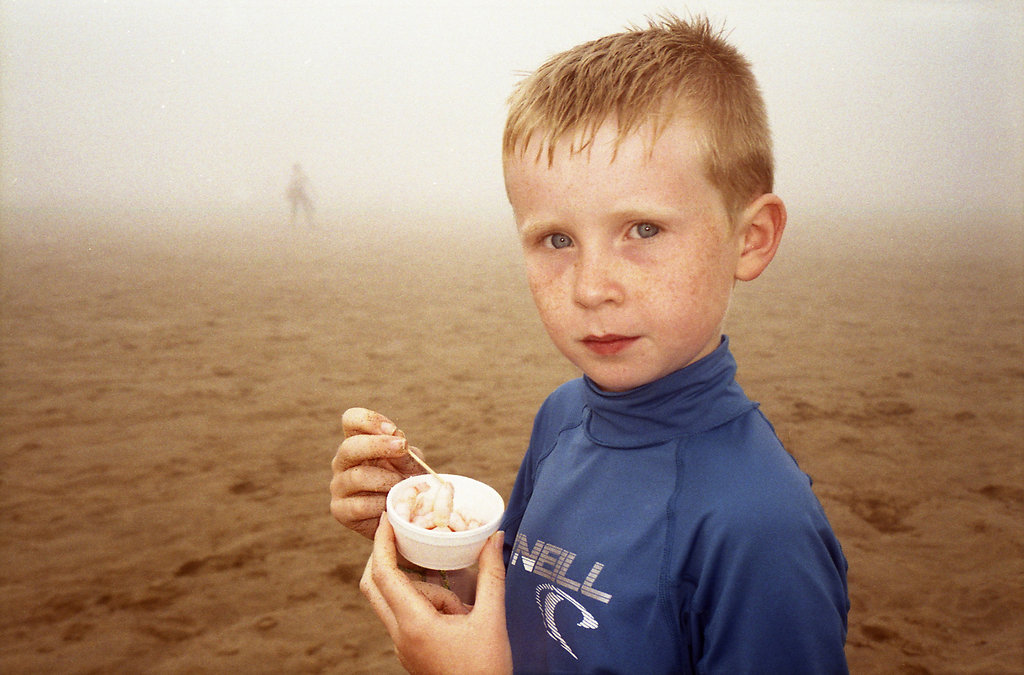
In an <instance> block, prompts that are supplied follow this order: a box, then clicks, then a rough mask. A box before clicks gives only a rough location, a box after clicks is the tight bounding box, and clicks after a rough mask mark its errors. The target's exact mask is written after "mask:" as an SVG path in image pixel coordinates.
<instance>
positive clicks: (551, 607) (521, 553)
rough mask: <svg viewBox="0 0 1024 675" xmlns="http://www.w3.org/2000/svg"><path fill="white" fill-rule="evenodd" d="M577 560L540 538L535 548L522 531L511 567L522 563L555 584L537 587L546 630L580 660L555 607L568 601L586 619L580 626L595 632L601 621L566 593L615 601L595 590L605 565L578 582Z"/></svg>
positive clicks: (594, 567) (528, 569) (517, 540)
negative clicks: (573, 568) (574, 571)
mask: <svg viewBox="0 0 1024 675" xmlns="http://www.w3.org/2000/svg"><path fill="white" fill-rule="evenodd" d="M575 559H576V554H575V553H573V552H572V551H567V550H565V549H563V548H560V547H558V546H555V545H553V544H548V543H546V542H544V541H541V540H539V539H538V540H537V542H536V543H535V544H534V545H533V546H532V547H531V546H530V543H529V542H528V541H527V540H526V535H524V534H523V533H522V532H519V533H517V534H516V541H515V544H514V545H513V547H512V556H511V557H510V558H509V567H512V566H514V565H516V564H517V563H519V562H522V565H523V569H524V570H526V571H527V572H531V573H533V574H536V575H538V576H541V577H544V578H545V579H547V580H549V581H552V582H554V583H553V584H540V585H539V586H537V593H536V599H537V607H538V608H539V609H540V611H541V614H542V615H543V617H544V627H545V628H546V629H547V633H548V635H550V636H551V637H552V638H553V639H554V640H555V641H556V642H558V644H560V645H561V646H562V649H564V650H565V651H567V652H569V654H570V655H571V656H572V657H573V658H574V659H577V660H578V657H577V656H576V654H574V653H573V651H572V649H571V648H570V647H569V644H568V643H567V642H566V641H565V638H564V637H562V634H561V633H559V631H558V626H557V625H556V624H555V607H556V606H558V604H559V603H560V602H562V601H563V600H568V601H569V602H570V603H571V604H572V605H573V606H574V607H575V608H576V609H577V610H579V612H580V615H581V617H582V618H581V619H580V621H579V623H577V624H576V625H577V626H579V627H581V628H587V629H589V630H594V629H596V628H597V619H595V618H594V615H593V614H591V613H590V612H588V611H587V610H586V608H584V607H583V605H581V604H580V603H579V602H578V601H577V600H576V599H575V598H573V597H572V596H571V595H569V594H568V593H566V590H568V591H572V592H574V593H579V594H580V595H582V596H584V597H587V598H592V599H594V600H597V601H599V602H603V603H605V604H607V603H608V602H610V601H611V599H612V595H611V593H605V592H604V591H599V590H597V589H596V588H594V582H595V581H597V576H598V575H599V574H600V573H601V570H602V569H604V564H603V563H599V562H595V563H594V564H593V565H592V566H591V568H590V572H589V573H588V574H587V576H586V577H585V578H584V579H583V581H576V580H575V579H572V578H571V577H570V576H569V568H570V566H572V563H573V560H575ZM559 586H561V588H559ZM563 589H565V590H563Z"/></svg>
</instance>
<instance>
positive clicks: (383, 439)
mask: <svg viewBox="0 0 1024 675" xmlns="http://www.w3.org/2000/svg"><path fill="white" fill-rule="evenodd" d="M346 433H347V432H346ZM406 443H407V441H406V440H405V438H404V437H401V436H392V435H389V434H376V433H374V434H370V433H363V434H358V435H351V436H348V437H346V438H345V440H344V441H343V442H342V444H341V445H340V446H339V447H338V452H336V453H335V455H334V460H333V461H332V462H331V468H332V469H333V470H334V471H335V472H336V473H337V472H339V471H345V470H347V469H349V468H351V467H353V466H355V465H357V464H362V463H364V462H369V461H375V460H379V459H392V458H394V459H397V458H399V457H402V456H403V455H405V446H406Z"/></svg>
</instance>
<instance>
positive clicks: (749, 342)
mask: <svg viewBox="0 0 1024 675" xmlns="http://www.w3.org/2000/svg"><path fill="white" fill-rule="evenodd" d="M388 218H389V216H388V214H376V215H375V216H373V217H367V215H366V214H348V215H341V216H338V217H337V218H336V219H334V220H333V221H331V224H330V225H329V226H325V227H321V228H320V229H317V230H314V231H309V230H305V229H301V230H297V231H289V230H288V229H287V227H285V226H284V224H283V223H273V222H271V219H270V218H267V217H264V218H262V219H260V218H253V219H251V220H249V219H246V218H244V217H242V216H232V215H217V216H210V215H206V214H191V215H173V214H145V213H139V214H131V215H123V214H122V215H118V214H102V215H95V214H94V215H74V214H67V213H63V214H50V215H44V214H28V213H15V212H9V211H8V212H4V213H3V220H2V229H0V274H2V276H0V284H2V286H0V291H2V296H0V522H2V523H3V527H2V530H0V561H2V565H0V672H3V673H12V674H13V673H41V672H60V673H127V672H146V673H237V672H248V673H353V674H359V673H367V674H369V673H374V674H376V673H400V672H403V671H402V669H401V668H400V667H399V665H398V663H397V661H396V660H395V658H394V655H393V652H392V650H391V645H390V640H389V639H388V637H387V635H386V633H385V632H384V630H383V628H382V627H381V626H380V625H379V623H378V622H377V620H376V617H375V616H374V615H373V614H372V612H371V611H370V610H369V608H368V606H367V605H366V603H365V602H364V600H363V598H362V596H361V594H360V593H359V591H358V588H357V582H358V578H359V576H360V574H361V572H362V569H363V565H364V563H365V560H366V557H367V555H368V553H369V548H370V543H369V541H367V540H363V539H361V538H359V537H357V536H356V535H354V534H352V533H350V532H348V531H347V530H345V529H344V528H342V527H341V526H340V525H338V524H337V523H336V522H335V521H334V520H333V519H332V518H331V516H330V514H329V512H328V502H329V494H328V483H329V480H330V460H331V458H332V456H333V454H334V451H335V448H336V447H337V445H338V443H339V442H340V440H341V413H342V412H343V411H344V410H345V409H346V408H348V407H351V406H355V405H360V406H366V407H370V408H375V409H378V410H380V411H382V412H385V413H386V414H387V415H389V416H390V417H391V418H392V419H394V420H395V421H396V422H397V423H398V424H399V425H400V426H401V427H402V429H403V430H404V431H405V432H406V433H407V434H408V436H409V438H410V440H411V441H412V443H413V444H414V445H417V446H419V447H421V448H423V449H424V451H425V452H426V453H427V457H428V459H429V460H430V462H431V464H432V465H434V466H435V467H436V468H437V469H439V470H444V471H447V472H451V473H459V474H465V475H468V476H472V477H474V478H477V479H479V480H483V481H485V482H487V483H489V484H491V485H492V486H494V487H495V488H496V489H497V490H498V491H499V492H500V493H501V494H502V495H503V496H505V497H507V496H508V493H509V490H510V488H511V484H512V480H513V478H514V474H515V470H516V468H517V466H518V464H519V460H520V458H521V456H522V453H523V451H524V449H525V447H526V443H527V439H528V435H529V430H530V425H531V422H532V418H533V415H534V413H535V412H536V409H537V407H538V406H539V405H540V403H541V402H542V401H543V399H544V397H545V396H546V395H547V394H548V393H549V392H550V391H551V390H552V389H553V388H554V387H555V386H557V385H558V384H559V383H561V382H563V381H565V380H566V379H569V378H572V377H575V376H576V375H577V373H576V372H575V371H574V370H573V368H572V367H571V366H570V365H569V364H568V363H567V362H565V361H564V360H563V359H562V357H561V356H560V355H559V354H558V353H557V352H556V351H555V350H554V348H553V347H552V346H551V344H550V343H549V341H548V339H547V337H546V336H545V335H544V333H543V330H542V328H541V326H540V324H539V321H538V320H537V318H536V316H535V311H534V308H533V305H532V301H531V300H530V298H529V296H528V293H527V290H526V285H525V281H524V280H523V278H522V270H521V266H520V262H519V257H518V250H517V244H516V242H515V239H514V236H513V232H512V229H511V227H512V226H511V224H510V223H509V222H496V223H480V222H474V221H472V220H467V221H466V222H453V221H452V220H451V219H441V218H438V219H436V220H437V222H436V223H425V224H423V225H421V226H420V227H419V228H417V230H416V231H415V232H410V231H403V230H402V229H401V226H400V223H398V222H397V219H395V217H394V216H391V218H392V220H388ZM997 225H1000V226H1002V227H1004V228H1007V227H1008V228H1009V230H1006V229H1003V230H999V229H997V227H996V226H997ZM964 229H969V230H970V232H972V233H974V234H971V235H967V236H965V235H963V234H962V233H961V232H960V231H959V226H957V227H953V226H952V225H951V224H950V223H942V224H941V227H940V228H931V227H930V226H929V224H928V223H927V222H924V219H922V222H921V223H920V224H916V223H914V222H909V221H908V222H900V223H897V224H895V225H894V224H892V223H890V224H888V225H886V224H883V223H880V222H873V221H871V220H870V219H867V218H865V219H863V222H842V223H839V222H828V221H826V220H820V221H819V220H813V221H812V220H811V219H810V218H805V219H804V220H803V221H802V222H801V221H799V220H794V221H793V222H791V224H790V228H789V230H788V231H787V234H786V238H785V240H784V242H783V245H782V249H781V251H780V253H779V257H778V258H777V260H776V261H775V263H773V265H772V266H771V267H770V268H769V270H768V272H766V274H765V275H764V276H763V277H762V278H761V279H759V280H757V281H755V282H753V283H750V284H744V285H742V286H740V287H739V288H738V290H737V294H736V297H735V300H734V303H733V307H732V309H731V314H730V318H729V321H728V324H727V332H728V334H729V335H730V338H731V341H732V348H733V351H734V352H735V354H736V357H737V359H738V361H739V364H740V371H739V379H740V381H741V384H742V385H743V386H744V388H745V389H746V391H747V393H748V395H749V396H750V397H751V398H753V399H755V400H757V401H760V402H761V404H762V406H763V408H764V410H765V411H766V413H767V415H768V417H769V418H770V419H771V420H772V421H773V423H774V424H775V426H776V429H777V431H778V433H779V435H780V437H781V438H782V440H783V442H784V443H785V444H786V446H787V448H788V450H789V451H790V452H791V453H792V454H793V455H794V456H795V457H796V458H797V460H798V461H799V463H800V465H801V467H802V468H803V470H804V471H806V472H807V473H809V474H810V475H811V476H812V477H813V479H814V488H815V492H816V494H817V495H818V497H819V499H820V500H821V501H822V503H823V505H824V507H825V510H826V512H827V514H828V516H829V518H830V520H831V522H832V524H833V526H834V528H835V530H836V532H837V534H838V536H839V538H840V541H841V542H842V545H843V548H844V551H845V553H846V555H847V557H848V559H849V562H850V576H849V582H850V594H851V600H852V611H851V614H850V628H849V636H848V641H847V655H848V659H849V663H850V666H851V670H852V671H853V672H854V673H879V674H881V673H906V674H915V675H918V674H925V673H1022V672H1024V627H1022V622H1021V617H1022V616H1024V441H1022V440H1021V439H1022V438H1024V235H1022V231H1024V224H1022V223H1020V222H1017V223H1011V224H1010V225H1008V226H1007V225H1005V224H999V223H994V222H993V223H987V222H983V223H971V224H970V226H969V227H967V226H964ZM431 230H433V232H432V231H431ZM939 232H941V234H939ZM980 233H985V234H984V235H982V234H980Z"/></svg>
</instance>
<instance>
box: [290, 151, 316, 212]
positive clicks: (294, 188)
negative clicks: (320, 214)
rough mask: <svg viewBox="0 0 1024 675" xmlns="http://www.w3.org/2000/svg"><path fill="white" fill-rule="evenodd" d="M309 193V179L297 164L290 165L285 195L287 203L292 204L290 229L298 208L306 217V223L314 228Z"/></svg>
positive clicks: (311, 202) (311, 201)
mask: <svg viewBox="0 0 1024 675" xmlns="http://www.w3.org/2000/svg"><path fill="white" fill-rule="evenodd" d="M309 193H310V186H309V178H307V177H306V174H305V173H304V172H303V171H302V167H301V166H300V165H299V164H294V165H292V179H291V181H289V182H288V191H287V192H286V193H285V194H286V196H287V197H288V201H289V202H291V204H292V227H295V218H296V216H297V215H298V213H299V208H300V207H301V208H302V212H303V214H304V215H305V217H306V223H307V224H308V225H309V226H310V227H316V221H315V220H314V219H313V212H314V209H313V200H312V199H311V198H310V196H309Z"/></svg>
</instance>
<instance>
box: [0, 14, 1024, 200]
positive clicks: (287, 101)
mask: <svg viewBox="0 0 1024 675" xmlns="http://www.w3.org/2000/svg"><path fill="white" fill-rule="evenodd" d="M663 9H669V10H671V11H675V12H677V13H680V14H685V13H687V12H688V11H692V12H706V13H707V14H709V15H710V16H711V17H712V19H713V20H715V21H717V22H724V23H725V25H726V26H727V28H729V29H730V30H731V31H732V32H731V35H732V40H733V42H734V43H735V44H737V46H739V48H740V49H741V51H743V52H744V53H745V54H746V55H747V56H748V57H749V58H750V59H751V61H752V62H753V63H754V67H755V72H756V74H757V76H758V78H759V80H760V82H761V85H762V88H763V90H764V93H765V97H766V99H767V102H768V107H769V114H770V116H771V118H772V123H773V128H774V133H775V143H776V153H777V162H778V184H777V186H776V188H777V192H779V193H780V194H781V195H782V196H783V197H784V199H785V200H786V201H787V203H788V204H789V206H790V210H791V212H792V211H793V210H794V209H801V210H807V211H819V212H820V211H822V210H828V209H841V208H843V209H854V210H857V211H858V212H861V213H863V212H867V211H870V210H891V211H901V212H902V211H908V210H909V211H913V212H917V213H922V212H938V213H947V214H949V216H950V218H951V219H952V218H955V217H957V215H962V214H970V213H972V212H982V211H991V210H996V211H1001V212H1004V213H1007V214H1010V215H1014V214H1016V215H1017V216H1018V217H1019V216H1020V215H1021V214H1022V213H1024V39H1022V36H1024V2H1019V1H1010V0H1004V1H1002V2H997V1H990V2H982V1H971V0H964V1H948V2H947V1H939V0H935V1H931V2H925V1H916V2H912V1H910V0H889V1H886V2H883V1H879V0H854V1H851V2H838V1H829V0H820V1H810V0H802V1H801V0H796V1H794V0H784V1H777V2H773V1H771V0H761V1H758V2H741V1H739V0H736V1H722V2H711V1H707V2H689V3H681V2H671V1H663V2H641V1H627V0H618V1H615V0H587V1H582V0H574V1H571V2H560V1H557V0H555V1H553V0H540V1H538V2H533V1H530V2H519V1H517V0H504V1H502V2H482V1H478V2H471V1H468V0H464V1H454V0H453V1H447V2H446V1H443V0H441V1H439V0H435V1H433V2H427V1H419V2H413V1H411V0H410V1H406V2H398V1H395V0H390V1H389V0H366V1H362V0H361V1H358V2H354V1H350V2H344V1H342V2H326V1H324V2H302V1H297V2H279V1H263V2H257V1H252V2H244V1H242V0H235V1H228V0H202V1H200V0H195V1H186V0H177V1H174V0H151V1H144V0H135V1H127V0H110V1H106V2H101V1H99V0H96V1H93V2H83V1H80V0H54V1H46V0H0V39H2V52H0V77H2V99H0V104H2V107H0V111H2V127H0V151H2V155H0V156H2V165H0V170H2V174H0V188H2V196H3V201H4V202H5V203H7V204H17V205H32V204H38V203H42V204H49V205H53V204H61V205H69V206H71V205H77V204H89V203H91V204H97V205H100V206H104V205H110V206H115V207H124V206H126V205H127V206H132V205H150V206H156V207H177V206H185V207H188V208H205V207H215V206H224V207H236V206H241V207H247V208H258V209H268V210H283V209H284V197H283V191H284V187H285V184H286V182H287V179H288V174H289V171H290V167H291V165H292V163H293V162H300V163H301V164H302V165H303V166H304V168H305V169H306V172H307V173H308V174H309V176H310V178H311V180H312V182H313V185H314V187H315V188H316V192H317V197H318V200H319V202H320V204H321V206H322V207H324V208H326V209H336V210H338V211H339V212H341V213H344V212H345V211H346V210H348V209H352V210H356V209H360V208H363V207H364V206H366V205H369V206H371V207H382V206H383V207H387V208H393V209H395V210H396V211H401V212H411V213H415V212H418V211H423V212H433V213H438V212H441V210H444V211H445V212H451V213H462V214H468V213H473V212H480V213H485V214H491V213H497V214H503V213H506V212H505V209H506V208H507V207H506V205H505V201H504V193H503V190H502V185H501V175H500V161H499V157H500V154H499V142H500V135H501V128H502V123H503V118H504V101H505V98H506V96H507V95H508V92H509V91H510V89H511V87H512V85H513V83H514V82H515V81H516V80H517V78H518V77H519V75H520V74H521V73H522V72H524V71H528V70H532V69H533V68H534V67H536V66H537V65H539V64H540V63H541V62H542V61H543V60H544V59H545V58H547V57H548V56H550V55H551V54H553V53H555V52H557V51H561V50H563V49H566V48H568V47H570V46H572V45H574V44H576V43H578V42H581V41H584V40H588V39H592V38H595V37H599V36H601V35H604V34H607V33H610V32H615V31H618V30H620V29H621V28H623V27H624V26H625V25H627V24H629V23H632V22H643V21H644V18H645V17H646V16H648V15H653V14H657V13H658V12H660V11H661V10H663Z"/></svg>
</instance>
